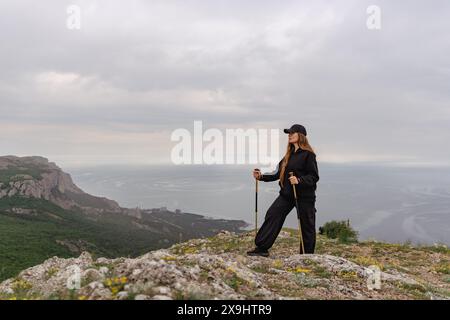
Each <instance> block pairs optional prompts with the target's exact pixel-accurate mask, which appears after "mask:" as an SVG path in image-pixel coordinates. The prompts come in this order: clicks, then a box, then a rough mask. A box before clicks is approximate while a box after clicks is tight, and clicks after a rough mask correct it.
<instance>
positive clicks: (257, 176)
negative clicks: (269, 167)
mask: <svg viewBox="0 0 450 320" xmlns="http://www.w3.org/2000/svg"><path fill="white" fill-rule="evenodd" d="M253 178H255V179H256V180H259V179H261V171H260V170H259V169H254V170H253Z"/></svg>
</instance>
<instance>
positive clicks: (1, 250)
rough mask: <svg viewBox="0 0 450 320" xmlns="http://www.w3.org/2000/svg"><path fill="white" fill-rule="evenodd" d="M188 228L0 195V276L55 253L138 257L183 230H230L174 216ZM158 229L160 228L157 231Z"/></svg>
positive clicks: (148, 218)
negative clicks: (191, 226) (87, 253)
mask: <svg viewBox="0 0 450 320" xmlns="http://www.w3.org/2000/svg"><path fill="white" fill-rule="evenodd" d="M173 215H178V220H181V221H183V224H184V225H192V223H195V222H196V221H204V224H203V225H202V224H200V223H197V227H196V228H191V230H189V233H186V234H185V233H184V230H185V229H184V228H182V227H180V226H178V225H176V224H174V223H172V222H170V223H169V222H166V221H165V220H164V216H163V215H162V214H161V217H153V216H152V215H150V214H149V215H146V216H144V217H143V218H142V219H137V218H134V217H131V216H128V215H125V214H122V213H103V214H98V215H88V214H85V213H83V212H81V211H76V210H75V211H72V210H65V209H62V208H60V207H58V206H57V205H55V204H53V203H51V202H49V201H46V200H42V199H36V198H26V197H19V196H15V197H10V198H8V197H7V198H2V199H0V280H3V279H6V278H8V277H11V276H15V275H16V274H17V273H18V272H19V271H20V270H23V269H25V268H28V267H30V266H33V265H36V264H39V263H41V262H43V261H44V260H45V259H47V258H50V257H52V256H55V255H56V256H59V257H72V256H78V255H79V254H80V253H81V252H83V251H89V252H91V253H93V254H94V256H96V255H98V256H105V257H118V256H137V255H139V254H142V253H144V252H148V251H150V250H153V249H157V248H163V247H167V246H170V245H171V244H173V243H176V242H178V241H179V239H180V233H181V234H182V237H183V238H184V240H185V239H189V238H193V237H195V236H203V235H212V234H214V233H215V232H216V231H217V230H219V229H220V228H221V227H223V228H225V229H226V228H231V229H234V227H232V225H231V224H227V223H225V222H224V221H221V220H209V219H204V218H203V217H201V216H198V215H189V214H175V213H171V214H170V217H171V219H172V218H173ZM155 230H157V231H158V232H155Z"/></svg>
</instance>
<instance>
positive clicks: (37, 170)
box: [0, 156, 122, 213]
mask: <svg viewBox="0 0 450 320" xmlns="http://www.w3.org/2000/svg"><path fill="white" fill-rule="evenodd" d="M0 172H3V176H4V177H5V178H3V179H4V180H3V181H2V182H0V198H4V197H13V196H25V197H33V198H38V199H45V200H49V201H51V202H53V203H55V204H56V205H58V206H60V207H62V208H65V209H70V208H72V207H79V208H82V209H84V210H85V211H86V212H88V213H96V212H105V211H109V212H121V211H122V208H120V206H119V204H118V203H117V202H115V201H113V200H109V199H107V198H102V197H95V196H92V195H89V194H87V193H85V192H84V191H83V190H81V189H80V188H78V187H77V186H76V185H75V184H74V183H73V181H72V178H71V176H70V175H69V174H67V173H65V172H63V171H62V170H61V168H59V167H58V166H57V165H56V164H55V163H53V162H49V161H48V160H47V159H46V158H43V157H16V156H5V157H0Z"/></svg>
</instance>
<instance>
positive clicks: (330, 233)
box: [319, 221, 358, 243]
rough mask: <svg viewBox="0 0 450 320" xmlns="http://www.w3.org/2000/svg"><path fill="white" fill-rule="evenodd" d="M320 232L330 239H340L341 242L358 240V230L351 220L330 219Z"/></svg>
mask: <svg viewBox="0 0 450 320" xmlns="http://www.w3.org/2000/svg"><path fill="white" fill-rule="evenodd" d="M319 232H320V234H324V235H325V236H327V237H328V238H330V239H338V241H339V242H340V243H351V242H357V241H358V232H357V231H355V230H353V228H352V227H351V226H350V223H349V221H330V222H327V223H325V224H324V225H323V226H322V227H320V228H319Z"/></svg>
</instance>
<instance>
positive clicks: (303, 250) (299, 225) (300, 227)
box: [289, 171, 305, 254]
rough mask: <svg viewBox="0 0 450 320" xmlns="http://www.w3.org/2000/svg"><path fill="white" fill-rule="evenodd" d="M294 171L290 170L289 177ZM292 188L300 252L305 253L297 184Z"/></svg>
mask: <svg viewBox="0 0 450 320" xmlns="http://www.w3.org/2000/svg"><path fill="white" fill-rule="evenodd" d="M293 176H294V173H293V172H292V171H291V172H289V177H293ZM292 189H294V199H295V208H296V209H297V218H298V237H299V241H300V246H299V247H300V249H299V250H300V254H304V253H305V246H304V244H303V234H302V224H301V222H300V211H299V208H298V200H297V191H296V189H295V184H293V185H292Z"/></svg>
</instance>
